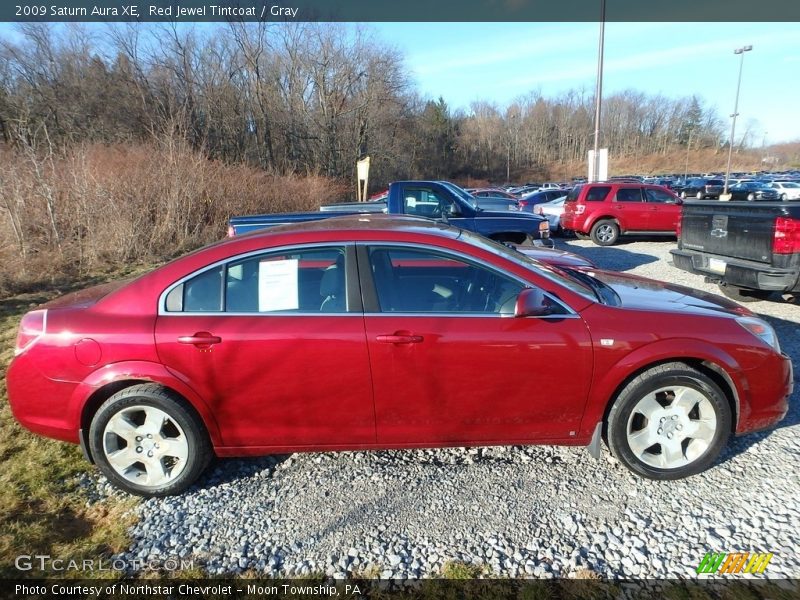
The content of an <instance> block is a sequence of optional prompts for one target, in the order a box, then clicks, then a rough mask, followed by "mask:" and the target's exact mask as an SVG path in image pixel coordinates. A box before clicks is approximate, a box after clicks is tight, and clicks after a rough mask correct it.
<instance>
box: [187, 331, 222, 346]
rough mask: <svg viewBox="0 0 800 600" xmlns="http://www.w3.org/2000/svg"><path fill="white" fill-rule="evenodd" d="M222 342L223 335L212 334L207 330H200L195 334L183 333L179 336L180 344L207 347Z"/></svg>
mask: <svg viewBox="0 0 800 600" xmlns="http://www.w3.org/2000/svg"><path fill="white" fill-rule="evenodd" d="M220 342H222V338H221V337H219V336H218V335H212V334H210V333H208V332H207V331H198V332H197V333H195V334H194V335H182V336H180V337H179V338H178V343H179V344H192V345H193V346H197V347H198V348H201V347H204V346H205V347H206V348H207V347H208V346H211V345H212V344H219V343H220Z"/></svg>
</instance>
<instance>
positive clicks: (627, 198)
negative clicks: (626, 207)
mask: <svg viewBox="0 0 800 600" xmlns="http://www.w3.org/2000/svg"><path fill="white" fill-rule="evenodd" d="M616 200H617V202H641V201H642V188H619V189H618V190H617V198H616Z"/></svg>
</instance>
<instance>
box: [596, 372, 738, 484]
mask: <svg viewBox="0 0 800 600" xmlns="http://www.w3.org/2000/svg"><path fill="white" fill-rule="evenodd" d="M732 420H733V415H732V411H731V405H730V403H729V402H728V399H727V398H726V397H725V394H724V393H723V392H722V390H721V389H720V388H719V386H718V385H717V384H716V383H714V381H712V380H711V379H710V378H708V377H707V376H706V375H704V374H703V373H701V372H700V371H697V370H695V369H693V368H691V367H690V366H688V365H686V364H684V363H680V362H672V363H666V364H663V365H658V366H656V367H652V368H650V369H648V370H646V371H645V372H643V373H641V374H640V375H639V376H638V377H636V378H635V379H633V380H632V381H631V382H630V383H629V384H628V385H626V386H625V388H624V389H623V390H622V391H621V392H620V393H619V395H618V396H617V398H616V399H615V400H614V404H613V406H612V407H611V411H610V412H609V415H608V420H607V433H608V445H609V446H610V448H611V452H612V453H613V455H614V456H615V457H616V458H617V460H619V461H620V462H621V463H622V464H624V465H625V466H626V467H627V468H628V469H630V470H631V471H633V472H634V473H636V474H638V475H641V476H643V477H646V478H648V479H659V480H672V479H682V478H684V477H689V476H690V475H695V474H696V473H700V472H701V471H704V470H706V469H707V468H708V467H709V466H711V465H712V464H713V462H714V461H715V460H716V458H717V457H718V456H719V453H720V452H721V450H722V448H723V447H724V446H725V444H726V443H727V441H728V437H729V436H730V433H731V423H732ZM687 433H688V435H687Z"/></svg>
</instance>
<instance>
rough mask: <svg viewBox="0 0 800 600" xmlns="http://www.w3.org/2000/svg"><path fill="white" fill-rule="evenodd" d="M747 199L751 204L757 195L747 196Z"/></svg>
mask: <svg viewBox="0 0 800 600" xmlns="http://www.w3.org/2000/svg"><path fill="white" fill-rule="evenodd" d="M747 199H748V200H749V201H750V202H752V201H753V200H755V199H756V195H755V194H747Z"/></svg>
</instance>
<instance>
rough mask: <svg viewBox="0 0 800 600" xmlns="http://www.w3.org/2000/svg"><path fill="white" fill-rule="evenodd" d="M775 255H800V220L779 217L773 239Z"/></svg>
mask: <svg viewBox="0 0 800 600" xmlns="http://www.w3.org/2000/svg"><path fill="white" fill-rule="evenodd" d="M772 253H773V254H795V253H800V220H798V219H791V218H789V217H778V218H777V219H776V220H775V233H774V235H773V237H772Z"/></svg>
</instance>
